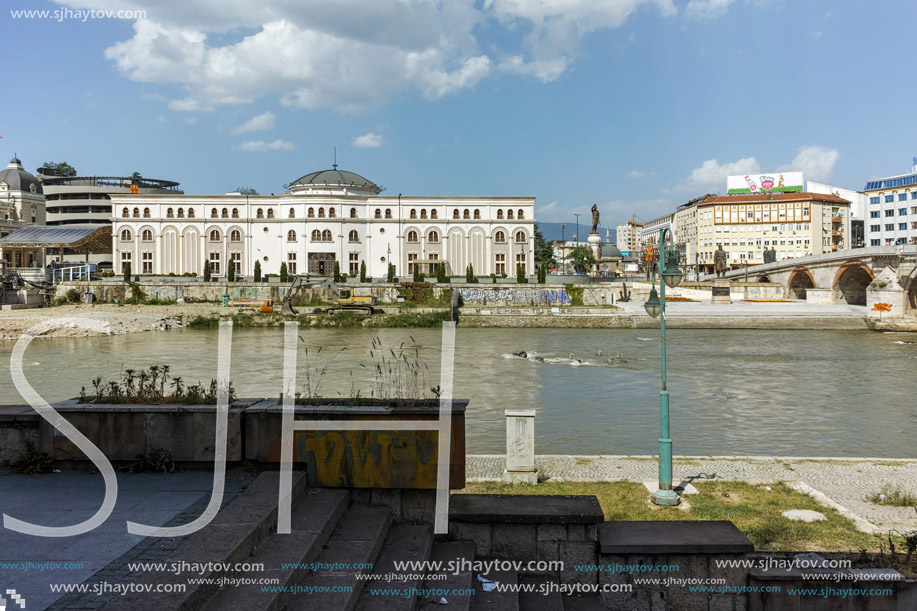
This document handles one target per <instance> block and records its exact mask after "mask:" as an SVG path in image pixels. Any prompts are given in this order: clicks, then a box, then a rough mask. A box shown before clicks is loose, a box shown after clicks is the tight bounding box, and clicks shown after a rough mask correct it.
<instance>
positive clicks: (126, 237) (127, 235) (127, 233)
mask: <svg viewBox="0 0 917 611" xmlns="http://www.w3.org/2000/svg"><path fill="white" fill-rule="evenodd" d="M132 238H133V236H132V235H131V230H130V229H125V230H124V231H122V232H121V241H122V242H130V241H131V239H132Z"/></svg>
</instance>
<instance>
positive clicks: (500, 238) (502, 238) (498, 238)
mask: <svg viewBox="0 0 917 611" xmlns="http://www.w3.org/2000/svg"><path fill="white" fill-rule="evenodd" d="M494 242H496V243H497V244H505V243H506V234H505V233H503V232H502V231H498V232H497V233H496V234H494Z"/></svg>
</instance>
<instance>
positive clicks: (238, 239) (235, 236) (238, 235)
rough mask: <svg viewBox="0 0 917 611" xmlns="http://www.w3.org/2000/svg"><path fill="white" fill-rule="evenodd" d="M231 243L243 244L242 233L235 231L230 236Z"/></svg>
mask: <svg viewBox="0 0 917 611" xmlns="http://www.w3.org/2000/svg"><path fill="white" fill-rule="evenodd" d="M229 241H230V242H241V241H242V232H241V231H239V230H238V229H233V230H232V231H231V232H230V234H229Z"/></svg>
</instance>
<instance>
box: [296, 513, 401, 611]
mask: <svg viewBox="0 0 917 611" xmlns="http://www.w3.org/2000/svg"><path fill="white" fill-rule="evenodd" d="M391 523H392V512H391V510H390V509H388V508H387V507H364V506H358V505H354V506H352V507H351V508H350V509H348V510H347V511H346V512H345V513H344V515H343V516H342V517H341V521H340V522H339V523H338V527H337V528H336V529H335V530H334V533H332V535H331V538H330V539H329V540H328V542H327V543H326V544H325V546H324V549H323V550H322V552H321V553H320V554H319V555H318V557H317V558H316V559H315V562H316V563H320V566H325V567H332V568H330V570H326V569H320V570H316V571H310V572H309V575H308V576H307V577H306V579H305V581H304V583H303V584H302V585H303V586H304V587H305V588H306V590H307V591H308V592H310V593H304V594H298V595H296V596H294V597H293V599H292V600H291V601H290V603H289V604H288V605H287V606H286V609H289V610H291V611H353V609H354V607H356V604H357V601H358V600H359V599H360V594H361V593H362V591H363V586H364V585H366V583H367V582H366V581H363V580H361V579H357V575H364V574H370V573H371V572H372V564H373V563H375V562H376V559H377V558H378V556H379V552H380V550H381V549H382V543H383V541H385V537H386V535H387V534H388V531H389V527H390V526H391ZM354 565H358V566H359V565H361V568H356V567H355V566H354ZM365 567H368V568H365Z"/></svg>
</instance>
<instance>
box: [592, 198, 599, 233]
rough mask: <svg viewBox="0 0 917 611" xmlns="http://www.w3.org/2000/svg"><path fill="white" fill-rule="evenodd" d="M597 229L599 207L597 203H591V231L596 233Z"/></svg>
mask: <svg viewBox="0 0 917 611" xmlns="http://www.w3.org/2000/svg"><path fill="white" fill-rule="evenodd" d="M598 230H599V207H598V205H597V204H592V233H597V232H598Z"/></svg>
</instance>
